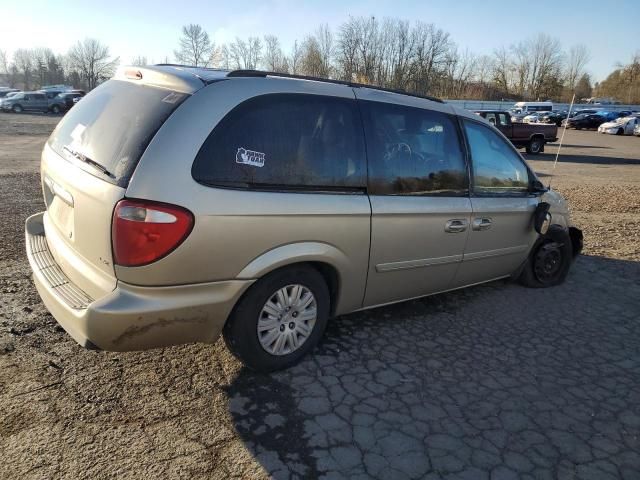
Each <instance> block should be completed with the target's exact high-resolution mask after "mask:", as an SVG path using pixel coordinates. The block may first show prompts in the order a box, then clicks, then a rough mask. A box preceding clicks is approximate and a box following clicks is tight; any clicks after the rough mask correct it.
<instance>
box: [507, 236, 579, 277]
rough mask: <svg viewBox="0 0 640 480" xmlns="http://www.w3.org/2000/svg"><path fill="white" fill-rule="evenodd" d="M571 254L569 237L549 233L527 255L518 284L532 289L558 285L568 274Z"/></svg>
mask: <svg viewBox="0 0 640 480" xmlns="http://www.w3.org/2000/svg"><path fill="white" fill-rule="evenodd" d="M572 253H573V250H572V247H571V238H570V237H569V235H568V234H564V233H561V232H560V231H556V232H551V231H550V232H549V234H547V235H546V236H545V238H544V240H543V241H541V242H539V243H538V244H537V245H536V246H535V247H534V248H533V250H532V251H531V253H530V254H529V258H528V259H527V262H526V264H525V266H524V269H523V270H522V273H521V274H520V278H519V279H518V280H519V282H520V283H521V284H523V285H525V286H527V287H532V288H546V287H553V286H555V285H560V284H561V283H563V282H564V281H565V279H566V278H567V275H568V274H569V269H570V267H571V261H572Z"/></svg>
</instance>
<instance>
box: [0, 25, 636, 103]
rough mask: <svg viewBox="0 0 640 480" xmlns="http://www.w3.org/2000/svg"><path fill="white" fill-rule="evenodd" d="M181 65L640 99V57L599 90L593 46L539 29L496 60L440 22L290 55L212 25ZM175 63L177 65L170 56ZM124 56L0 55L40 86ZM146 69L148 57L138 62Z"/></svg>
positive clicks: (323, 33) (518, 95) (107, 66)
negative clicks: (212, 31)
mask: <svg viewBox="0 0 640 480" xmlns="http://www.w3.org/2000/svg"><path fill="white" fill-rule="evenodd" d="M173 59H174V61H175V62H176V63H180V64H186V65H193V66H200V67H215V68H223V69H251V70H253V69H263V70H268V71H274V72H281V73H291V74H299V75H308V76H316V77H327V78H334V79H338V80H344V81H351V82H358V83H365V84H373V85H379V86H382V87H386V88H391V89H397V90H405V91H409V92H413V93H418V94H422V95H435V96H439V97H442V98H450V99H453V98H457V99H477V100H501V99H509V100H547V99H551V100H554V101H569V100H570V99H571V97H572V95H573V94H574V93H575V95H576V98H577V99H583V98H587V97H591V96H604V97H612V98H615V99H617V100H620V101H623V102H626V103H640V88H639V87H638V78H639V77H640V52H639V53H637V54H635V55H634V56H633V57H632V59H631V62H630V63H629V64H624V65H619V66H618V68H616V69H615V70H614V71H613V72H612V73H611V74H610V75H609V76H608V77H607V79H606V80H604V81H602V82H601V83H599V84H598V83H596V84H595V85H592V82H591V78H590V76H589V74H588V73H587V71H586V66H587V64H588V62H589V60H590V54H589V51H588V49H587V48H586V47H585V46H584V45H581V44H578V45H573V46H570V47H569V48H568V49H565V48H563V46H562V44H561V43H560V41H559V40H558V39H556V38H553V37H552V36H550V35H548V34H545V33H539V34H537V35H533V36H531V37H528V38H525V39H523V40H521V41H519V42H515V43H513V44H510V45H504V46H502V47H500V48H498V49H496V50H495V51H494V52H492V53H491V54H483V55H479V54H475V53H474V52H472V51H470V50H469V49H467V48H464V49H463V48H461V47H460V46H459V45H457V44H456V43H455V41H454V40H453V39H452V38H451V36H450V35H449V33H448V32H446V31H444V30H442V29H441V28H438V27H437V26H436V25H434V24H431V23H425V22H421V21H415V22H409V21H405V20H400V19H396V18H385V19H382V20H380V19H377V18H375V17H350V18H349V19H348V20H346V21H345V22H343V23H341V24H339V25H338V26H337V28H334V29H332V28H330V27H329V26H328V25H326V24H325V25H321V26H320V27H318V28H317V29H316V31H315V32H313V33H310V34H309V35H307V36H306V37H305V38H304V39H302V40H301V41H295V42H294V43H293V45H292V46H291V48H290V49H288V51H285V49H284V48H283V47H282V45H281V42H280V40H279V39H278V37H277V36H275V35H265V36H263V37H257V36H249V37H247V38H239V37H237V38H236V39H235V40H233V41H231V42H229V43H225V44H221V45H217V44H216V43H215V42H214V41H213V40H212V39H211V37H210V36H209V34H208V33H207V32H206V30H205V29H204V28H202V26H200V25H197V24H190V25H185V26H184V27H183V28H182V30H181V32H180V36H179V39H178V42H177V46H176V49H175V50H174V52H173ZM164 60H165V62H168V61H170V59H169V58H168V57H167V58H165V59H164ZM118 63H119V59H117V58H113V57H111V56H110V55H109V49H108V47H107V46H105V45H103V44H101V43H100V42H99V41H97V40H94V39H85V40H83V41H80V42H77V43H76V44H75V45H74V46H73V47H72V48H71V49H70V50H69V52H68V53H67V54H66V55H55V54H54V53H53V52H52V51H51V50H50V49H48V48H36V49H19V50H16V51H15V52H14V54H13V56H12V58H11V59H7V56H6V54H5V53H4V52H3V51H2V50H0V74H2V73H4V76H5V78H6V79H7V82H8V83H9V84H11V85H21V86H22V87H23V88H25V89H26V88H35V87H37V86H41V85H44V84H52V83H53V84H55V83H63V82H65V83H71V84H73V85H76V86H81V87H84V88H88V89H91V88H93V87H94V86H95V85H97V84H98V83H100V82H101V81H103V80H104V79H107V78H109V77H110V76H111V75H113V72H114V70H115V68H116V67H117V65H118ZM131 63H132V64H135V65H146V64H147V63H148V62H147V58H146V57H142V56H141V57H136V58H135V59H133V61H132V62H131Z"/></svg>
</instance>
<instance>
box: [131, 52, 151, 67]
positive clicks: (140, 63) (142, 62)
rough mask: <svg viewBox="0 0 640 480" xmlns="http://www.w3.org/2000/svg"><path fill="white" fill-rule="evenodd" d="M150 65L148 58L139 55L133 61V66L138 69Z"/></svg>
mask: <svg viewBox="0 0 640 480" xmlns="http://www.w3.org/2000/svg"><path fill="white" fill-rule="evenodd" d="M148 64H149V62H147V57H144V56H141V55H138V56H137V57H135V58H134V59H133V60H131V65H135V66H136V67H144V66H146V65H148Z"/></svg>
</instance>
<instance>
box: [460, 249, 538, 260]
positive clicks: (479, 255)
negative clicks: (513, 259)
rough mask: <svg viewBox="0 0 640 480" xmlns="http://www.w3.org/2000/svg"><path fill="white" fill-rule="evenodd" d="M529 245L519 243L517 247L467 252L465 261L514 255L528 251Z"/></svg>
mask: <svg viewBox="0 0 640 480" xmlns="http://www.w3.org/2000/svg"><path fill="white" fill-rule="evenodd" d="M528 249H529V245H517V246H515V247H506V248H498V249H496V250H484V251H482V252H474V253H465V254H464V258H463V261H467V260H481V259H483V258H491V257H500V256H502V255H513V254H516V253H522V252H526V251H527V250H528Z"/></svg>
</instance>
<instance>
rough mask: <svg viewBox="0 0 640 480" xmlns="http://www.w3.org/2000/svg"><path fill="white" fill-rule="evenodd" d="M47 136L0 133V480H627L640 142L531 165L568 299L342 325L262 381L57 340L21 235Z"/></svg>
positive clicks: (638, 296) (635, 366)
mask: <svg viewBox="0 0 640 480" xmlns="http://www.w3.org/2000/svg"><path fill="white" fill-rule="evenodd" d="M58 119H59V118H58V117H53V116H46V115H10V114H0V214H1V216H2V219H3V221H2V222H1V223H0V245H1V247H2V249H1V252H2V255H1V256H0V458H1V459H2V461H0V478H3V479H4V478H20V479H23V478H47V479H48V478H69V479H71V478H73V479H76V478H108V477H117V478H136V479H137V478H183V477H188V478H221V479H222V478H225V479H226V478H228V477H235V478H265V477H269V476H273V477H275V478H317V477H324V478H385V479H389V478H393V479H401V478H458V479H464V478H467V479H483V478H496V479H498V478H500V479H509V478H528V479H547V478H561V479H576V478H584V479H588V478H589V479H609V478H612V479H613V478H624V479H638V478H640V437H639V435H640V323H639V320H640V263H639V261H640V138H634V137H625V138H620V137H614V136H604V135H598V134H596V133H595V132H586V131H580V132H574V131H569V132H567V134H566V137H565V144H566V145H567V148H566V149H564V148H563V152H564V155H563V156H562V157H561V161H560V163H559V164H558V166H557V168H556V170H555V174H554V176H553V177H550V176H549V175H550V173H551V171H552V164H553V160H554V153H555V148H554V147H553V146H547V152H546V153H545V154H544V155H540V156H537V157H536V159H535V160H532V161H531V164H532V166H533V168H534V169H535V170H536V171H537V172H539V173H540V174H541V178H542V179H543V180H544V181H545V183H546V182H548V181H549V180H551V183H552V185H553V187H554V188H557V189H558V190H560V191H561V192H563V193H564V194H565V195H567V197H568V198H569V200H570V202H571V205H572V212H573V215H574V218H575V221H576V223H577V224H578V225H579V226H580V227H581V228H582V229H583V230H584V233H585V237H586V247H585V252H584V253H585V255H583V256H581V257H580V258H579V259H578V260H577V262H576V264H575V265H574V268H573V270H572V273H571V275H570V276H569V279H568V281H567V282H566V283H565V284H564V285H562V286H560V287H556V288H553V289H546V290H531V289H525V288H522V287H520V286H517V285H514V284H511V283H508V282H503V281H500V282H494V283H491V284H488V285H484V286H479V287H474V288H471V289H467V290H464V291H458V292H452V293H448V294H443V295H439V296H435V297H430V298H426V299H422V300H417V301H412V302H406V303H403V304H399V305H396V306H393V307H385V308H380V309H377V310H372V311H368V312H362V313H356V314H352V315H347V316H343V317H340V318H337V319H335V320H334V321H332V322H331V324H330V327H329V329H328V331H327V335H326V339H325V341H324V342H323V343H322V344H321V346H320V347H319V348H318V349H317V350H316V352H315V355H313V356H311V357H310V358H308V359H306V360H305V361H304V362H303V363H302V364H300V365H298V366H296V367H294V368H292V369H290V370H287V371H285V372H280V373H277V374H274V375H256V374H253V373H251V372H249V371H247V370H245V369H243V368H242V367H241V365H240V364H239V363H238V362H237V361H236V360H235V359H233V357H231V355H230V354H229V353H228V352H227V351H226V349H225V347H224V345H223V344H222V343H221V342H218V343H217V344H216V345H214V346H210V345H209V346H207V345H187V346H181V347H173V348H166V349H159V350H152V351H147V352H133V353H105V352H95V351H87V350H83V349H82V348H80V347H79V346H77V345H76V344H75V343H74V342H73V340H72V339H71V338H70V337H69V336H68V335H66V334H65V333H64V332H63V331H62V330H61V329H60V328H59V327H58V326H57V324H56V322H55V321H54V320H53V318H52V317H51V316H50V315H49V314H48V313H47V311H46V310H45V309H44V307H43V305H42V304H41V302H40V300H39V298H38V295H37V293H36V292H35V289H34V287H33V285H32V283H31V280H30V271H29V267H28V264H27V261H26V259H25V255H24V245H23V238H22V235H23V222H24V219H25V218H26V216H27V215H29V214H31V213H34V212H37V211H40V210H42V209H43V204H42V201H41V192H40V188H39V175H38V173H37V171H38V161H39V155H40V151H41V149H42V145H43V144H44V141H45V139H46V136H47V135H48V134H49V132H50V131H51V130H52V129H53V127H54V126H55V123H56V122H57V120H58Z"/></svg>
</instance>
